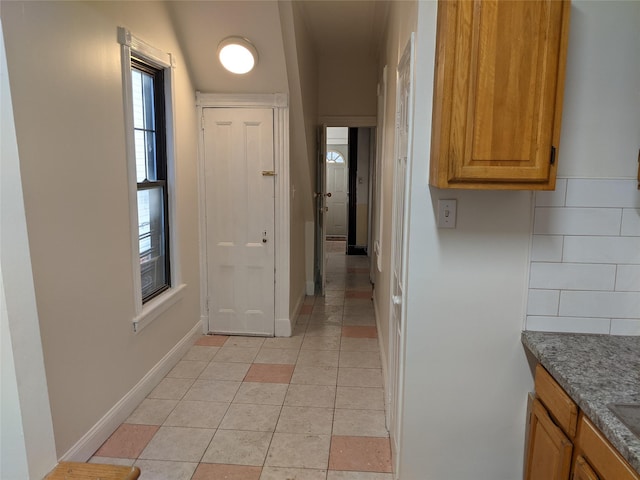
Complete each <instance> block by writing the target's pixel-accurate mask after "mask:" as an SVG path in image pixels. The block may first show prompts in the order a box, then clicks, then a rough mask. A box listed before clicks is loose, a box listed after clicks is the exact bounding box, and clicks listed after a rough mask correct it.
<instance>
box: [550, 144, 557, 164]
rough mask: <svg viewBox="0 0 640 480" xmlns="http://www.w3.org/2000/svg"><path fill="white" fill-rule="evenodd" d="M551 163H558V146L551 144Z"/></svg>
mask: <svg viewBox="0 0 640 480" xmlns="http://www.w3.org/2000/svg"><path fill="white" fill-rule="evenodd" d="M549 163H550V164H551V165H553V164H554V163H556V147H554V146H553V145H551V158H549Z"/></svg>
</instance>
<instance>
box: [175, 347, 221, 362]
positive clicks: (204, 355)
mask: <svg viewBox="0 0 640 480" xmlns="http://www.w3.org/2000/svg"><path fill="white" fill-rule="evenodd" d="M218 350H220V347H205V346H201V345H194V346H193V347H191V348H190V349H189V351H188V352H187V353H185V355H184V357H182V360H192V361H196V362H210V361H211V359H212V358H213V356H214V355H215V354H216V353H218Z"/></svg>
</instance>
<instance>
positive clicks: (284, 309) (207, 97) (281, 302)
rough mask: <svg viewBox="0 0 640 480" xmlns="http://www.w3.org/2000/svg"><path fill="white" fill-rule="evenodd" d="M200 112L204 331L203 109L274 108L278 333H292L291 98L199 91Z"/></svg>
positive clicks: (205, 313)
mask: <svg viewBox="0 0 640 480" xmlns="http://www.w3.org/2000/svg"><path fill="white" fill-rule="evenodd" d="M196 107H197V112H198V126H199V132H200V134H199V139H198V205H199V213H198V218H199V230H200V232H199V234H200V320H201V322H202V330H203V332H204V333H208V330H209V308H208V292H209V285H208V279H207V248H206V247H207V233H206V228H205V225H206V205H205V176H204V165H205V159H204V140H203V135H202V131H203V129H204V126H203V108H215V107H218V108H271V109H273V150H274V152H273V153H274V166H275V174H276V177H275V198H274V212H275V219H274V220H275V223H274V227H275V247H274V248H275V336H276V337H288V336H291V332H292V327H291V319H290V318H289V280H290V279H289V251H290V248H289V244H290V233H289V231H290V207H289V204H290V195H289V191H290V187H289V185H290V180H289V97H288V95H287V94H286V93H275V94H219V93H201V92H196Z"/></svg>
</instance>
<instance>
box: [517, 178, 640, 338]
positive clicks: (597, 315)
mask: <svg viewBox="0 0 640 480" xmlns="http://www.w3.org/2000/svg"><path fill="white" fill-rule="evenodd" d="M530 261H531V265H530V266H531V269H530V276H529V296H528V302H527V320H526V329H527V330H541V331H551V332H580V333H599V334H610V335H638V336H640V192H639V191H638V190H637V182H636V180H635V179H633V178H631V179H622V180H611V179H580V178H571V179H558V181H557V189H556V191H555V192H537V193H536V195H535V216H534V227H533V237H532V241H531V259H530Z"/></svg>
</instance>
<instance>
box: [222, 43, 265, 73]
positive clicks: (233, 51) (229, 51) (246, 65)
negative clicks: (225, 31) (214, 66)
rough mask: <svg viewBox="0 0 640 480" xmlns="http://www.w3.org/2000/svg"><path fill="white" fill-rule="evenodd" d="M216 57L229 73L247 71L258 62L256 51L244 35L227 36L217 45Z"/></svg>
mask: <svg viewBox="0 0 640 480" xmlns="http://www.w3.org/2000/svg"><path fill="white" fill-rule="evenodd" d="M218 58H219V59H220V63H222V66H223V67H224V68H226V69H227V70H229V71H230V72H231V73H238V74H243V73H248V72H250V71H251V70H253V67H255V65H256V63H258V51H257V50H256V47H254V46H253V44H252V43H251V42H250V41H249V40H247V39H246V38H244V37H227V38H225V39H224V40H222V41H221V42H220V45H218Z"/></svg>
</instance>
